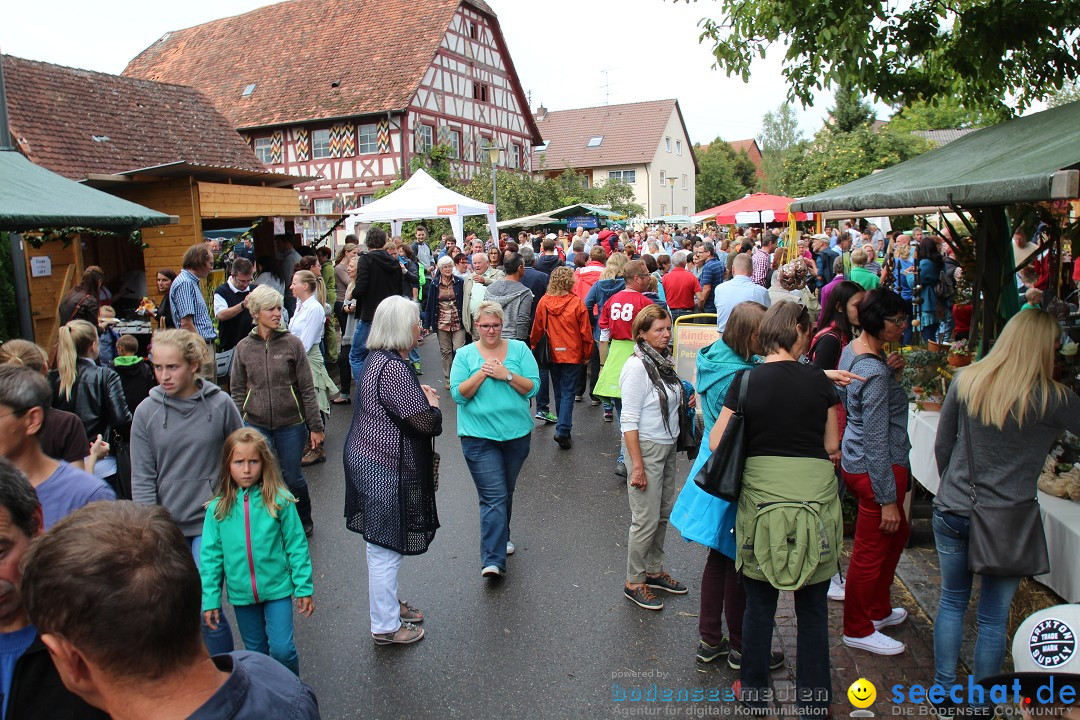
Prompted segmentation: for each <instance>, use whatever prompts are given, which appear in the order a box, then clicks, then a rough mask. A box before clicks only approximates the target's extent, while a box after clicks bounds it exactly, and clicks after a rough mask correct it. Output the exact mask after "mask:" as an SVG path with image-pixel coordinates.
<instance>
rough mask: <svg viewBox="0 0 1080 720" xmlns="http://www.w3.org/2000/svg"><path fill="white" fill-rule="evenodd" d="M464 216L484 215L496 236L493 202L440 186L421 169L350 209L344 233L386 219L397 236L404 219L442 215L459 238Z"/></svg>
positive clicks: (440, 216) (489, 227) (494, 236)
mask: <svg viewBox="0 0 1080 720" xmlns="http://www.w3.org/2000/svg"><path fill="white" fill-rule="evenodd" d="M465 215H487V220H488V229H489V230H490V231H491V237H493V238H498V237H499V232H498V229H497V228H496V226H495V206H494V205H492V204H490V203H484V202H480V201H479V200H473V199H472V198H469V197H465V196H464V195H462V194H461V193H457V192H454V191H453V190H450V189H449V188H447V187H445V186H443V185H441V184H440V183H439V182H438V181H437V180H435V178H433V177H431V176H430V175H428V174H427V172H425V171H424V170H417V171H416V172H415V173H413V176H412V177H411V178H409V179H408V180H406V181H405V184H404V185H402V186H401V187H399V188H398V189H397V190H395V191H394V192H392V193H390V194H389V195H387V196H386V197H383V198H380V199H378V200H376V201H374V202H371V203H368V204H367V205H364V206H363V207H359V208H357V209H356V210H353V211H352V212H350V213H349V214H348V216H347V217H346V218H345V232H346V233H352V232H354V228H355V227H356V225H357V224H359V223H375V222H388V223H390V224H391V227H392V228H393V231H392V234H394V235H400V234H401V224H402V223H403V222H405V221H406V220H426V219H428V218H446V219H448V220H449V221H450V225H451V226H452V227H453V229H454V237H456V238H457V239H458V241H460V240H461V239H462V237H463V230H462V225H463V221H462V218H463V217H464V216H465Z"/></svg>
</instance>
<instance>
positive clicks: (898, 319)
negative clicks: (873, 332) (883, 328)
mask: <svg viewBox="0 0 1080 720" xmlns="http://www.w3.org/2000/svg"><path fill="white" fill-rule="evenodd" d="M885 319H886V320H888V321H889V322H891V323H892V324H893V325H903V324H904V323H906V322H907V315H897V316H895V317H887V318H885Z"/></svg>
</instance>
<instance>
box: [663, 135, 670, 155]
mask: <svg viewBox="0 0 1080 720" xmlns="http://www.w3.org/2000/svg"><path fill="white" fill-rule="evenodd" d="M664 150H666V151H668V152H671V138H669V137H666V138H664Z"/></svg>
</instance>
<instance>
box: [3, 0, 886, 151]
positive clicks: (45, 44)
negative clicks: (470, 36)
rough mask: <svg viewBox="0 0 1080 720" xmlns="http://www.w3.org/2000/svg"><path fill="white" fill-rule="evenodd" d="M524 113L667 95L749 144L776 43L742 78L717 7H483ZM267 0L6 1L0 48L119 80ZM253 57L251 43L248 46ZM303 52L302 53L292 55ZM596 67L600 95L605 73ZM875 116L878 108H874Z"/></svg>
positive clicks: (813, 120) (706, 133)
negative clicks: (521, 93) (167, 48)
mask: <svg viewBox="0 0 1080 720" xmlns="http://www.w3.org/2000/svg"><path fill="white" fill-rule="evenodd" d="M488 2H489V4H490V5H491V6H492V7H493V8H494V9H495V12H496V13H498V16H499V22H500V25H501V27H502V31H503V33H504V35H505V36H506V40H507V44H508V45H509V48H510V54H511V57H512V58H513V60H514V65H515V67H516V68H517V72H518V76H519V77H520V78H521V83H522V85H523V87H524V88H525V91H526V92H527V93H529V94H530V96H531V98H532V104H533V107H534V108H535V106H537V105H539V104H540V103H543V104H544V105H545V106H546V107H547V108H548V109H549V110H564V109H568V108H575V107H588V106H593V105H603V104H605V101H607V102H609V103H610V104H613V105H614V104H616V103H624V102H635V101H642V100H657V99H661V98H676V99H678V101H679V104H680V105H681V107H682V110H683V115H684V117H685V119H686V124H687V129H688V130H689V133H690V139H691V142H703V143H704V142H709V141H711V140H712V139H713V138H715V137H717V136H720V137H722V138H723V139H724V140H741V139H744V138H751V137H756V136H757V134H758V131H759V129H760V127H761V116H762V115H763V114H764V113H765V111H767V110H770V109H774V108H775V107H776V106H777V105H779V104H780V103H781V102H782V101H783V100H784V96H785V87H784V83H783V80H782V78H781V76H780V70H779V68H780V60H781V59H782V51H783V48H777V49H776V51H775V52H772V53H770V55H769V57H767V58H766V59H765V60H763V61H759V62H758V63H757V65H756V66H755V67H754V69H753V73H752V76H751V80H750V82H749V83H743V82H742V81H741V80H739V79H737V78H728V77H727V76H726V75H725V74H724V73H723V71H721V70H713V69H712V55H711V54H710V53H709V51H708V48H707V47H705V46H702V45H700V44H699V43H698V40H697V38H698V34H699V30H698V27H697V23H698V21H699V20H700V19H701V17H702V16H704V15H705V14H707V13H709V12H716V11H717V10H718V8H719V5H718V3H713V2H697V3H689V4H688V3H685V2H682V1H681V0H679V1H674V0H544V2H540V3H533V2H524V1H523V0H488ZM269 4H272V3H271V2H268V0H183V2H153V1H151V2H146V0H37V1H31V2H17V3H16V2H13V3H8V4H7V7H6V8H5V9H4V14H3V22H2V23H0V51H3V52H4V53H5V54H11V55H17V56H20V57H24V58H29V59H32V60H43V61H46V62H52V63H58V64H60V65H68V66H71V67H78V68H85V69H88V70H98V71H101V72H109V73H119V72H121V71H122V70H123V69H124V66H125V65H126V64H127V62H128V61H129V60H130V59H131V58H133V57H134V56H135V55H137V54H138V53H139V52H141V51H142V50H143V49H145V48H146V47H148V46H149V45H150V44H152V43H153V42H154V41H155V40H157V39H158V38H159V37H161V36H162V35H163V34H165V33H166V32H168V31H170V30H179V29H182V28H186V27H190V26H192V25H198V24H200V23H204V22H207V21H209V20H214V19H216V18H220V17H226V16H229V15H236V14H240V13H243V12H247V11H249V10H252V9H254V8H257V7H261V6H263V5H269ZM252 50H253V52H257V51H258V50H257V48H253V49H252ZM297 50H298V51H299V52H302V48H298V49H297ZM605 70H606V71H607V75H606V83H607V89H606V91H605V89H604V87H603V86H604V84H605V75H604V73H603V71H605ZM830 103H831V96H827V97H824V98H821V99H819V100H818V101H817V103H816V105H815V107H813V108H810V109H805V110H804V109H803V108H802V107H801V106H800V105H796V106H795V108H796V112H797V114H798V117H799V120H800V125H801V127H802V129H803V131H804V134H805V135H806V136H810V135H812V134H813V133H814V132H815V131H816V130H817V129H818V128H819V127H820V126H821V124H822V120H823V118H824V116H825V113H826V109H827V107H828V106H829V104H830ZM883 115H884V113H883Z"/></svg>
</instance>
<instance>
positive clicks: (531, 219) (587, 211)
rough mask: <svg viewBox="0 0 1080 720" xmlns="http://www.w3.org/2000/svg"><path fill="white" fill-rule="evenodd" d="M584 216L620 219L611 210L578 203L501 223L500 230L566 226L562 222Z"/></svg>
mask: <svg viewBox="0 0 1080 720" xmlns="http://www.w3.org/2000/svg"><path fill="white" fill-rule="evenodd" d="M584 215H592V216H594V217H603V218H616V217H620V215H619V214H618V213H615V212H612V211H611V209H610V208H605V207H601V206H599V205H590V204H588V203H577V204H576V205H566V206H565V207H561V208H556V209H555V210H549V211H548V212H543V213H537V214H536V215H525V216H523V217H519V218H512V219H510V220H503V221H501V222H500V223H499V229H500V230H502V229H505V228H515V227H520V228H529V227H536V226H538V225H565V224H566V223H564V222H560V221H561V220H564V219H565V218H573V217H581V216H584Z"/></svg>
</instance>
